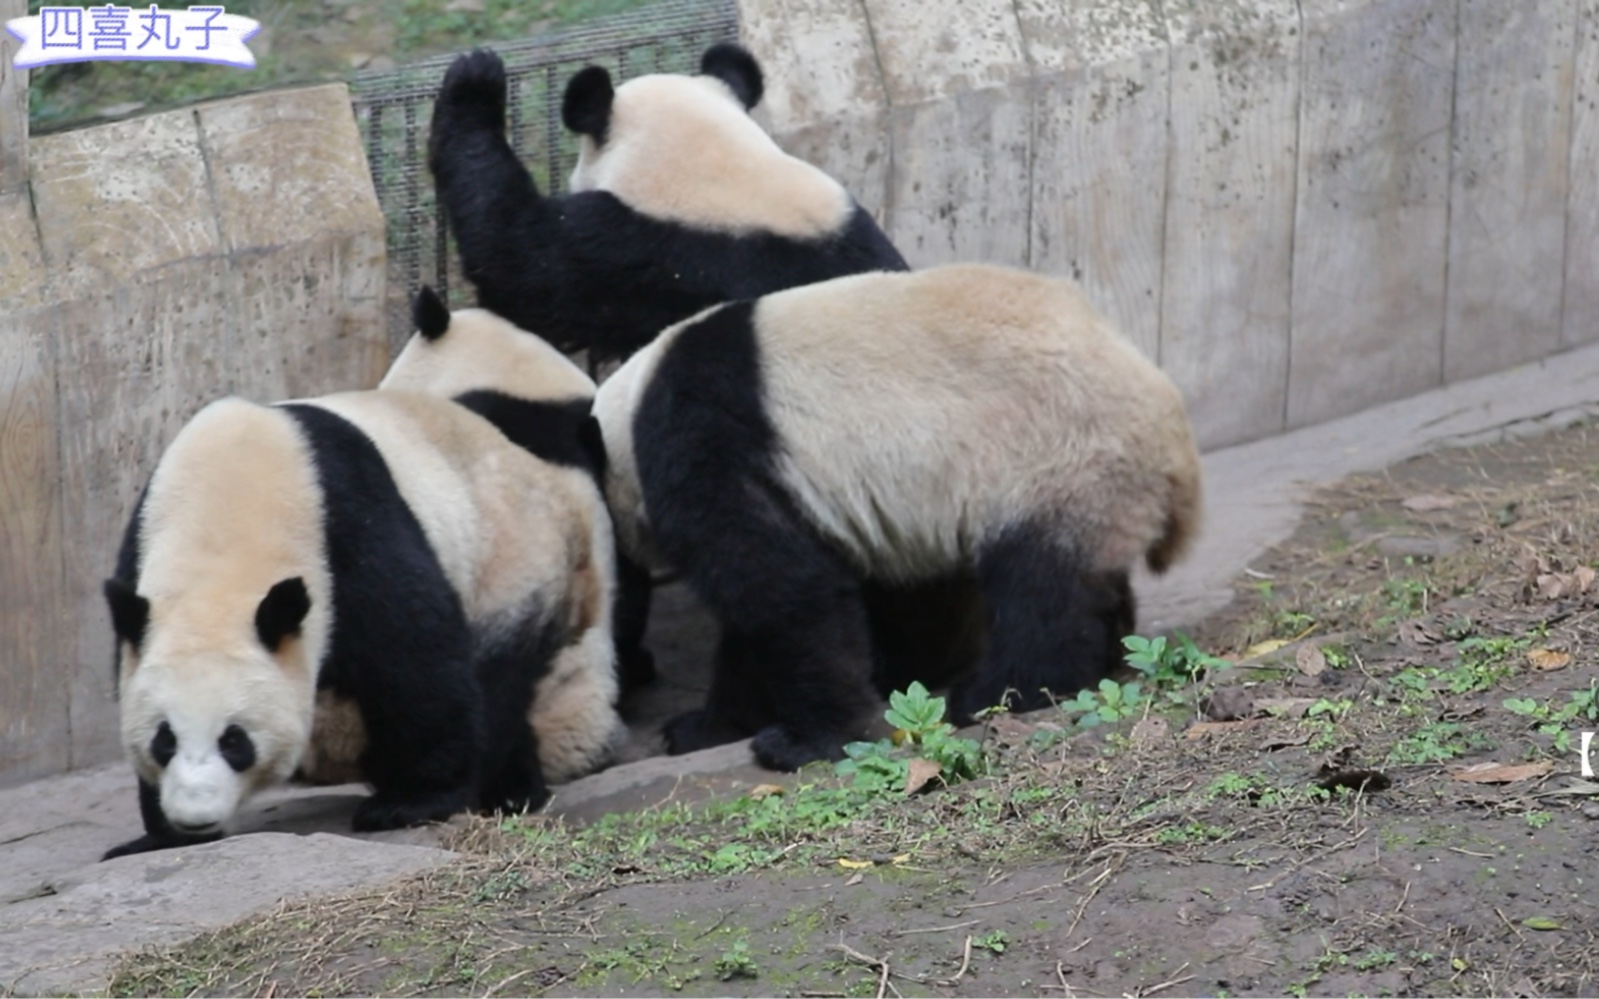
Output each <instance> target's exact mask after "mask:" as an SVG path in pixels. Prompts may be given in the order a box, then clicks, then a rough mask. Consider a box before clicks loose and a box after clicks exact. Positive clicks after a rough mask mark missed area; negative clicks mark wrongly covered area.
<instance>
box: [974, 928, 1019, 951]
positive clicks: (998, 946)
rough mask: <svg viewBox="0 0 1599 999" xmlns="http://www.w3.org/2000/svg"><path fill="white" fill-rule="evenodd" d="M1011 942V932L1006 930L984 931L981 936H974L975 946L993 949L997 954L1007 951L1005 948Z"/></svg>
mask: <svg viewBox="0 0 1599 999" xmlns="http://www.w3.org/2000/svg"><path fill="white" fill-rule="evenodd" d="M1009 944H1010V934H1008V933H1006V932H1005V931H1004V930H995V931H993V932H992V933H984V934H983V935H982V936H980V937H973V938H972V946H973V947H981V948H983V949H984V950H988V951H993V952H994V953H995V954H1003V953H1005V948H1006V947H1007V946H1008V945H1009Z"/></svg>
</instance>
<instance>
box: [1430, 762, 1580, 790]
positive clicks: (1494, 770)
mask: <svg viewBox="0 0 1599 999" xmlns="http://www.w3.org/2000/svg"><path fill="white" fill-rule="evenodd" d="M1554 768H1555V765H1554V764H1553V763H1550V762H1549V761H1548V760H1540V761H1539V762H1537V763H1478V764H1476V765H1475V766H1469V767H1467V768H1466V769H1464V770H1456V771H1455V772H1454V774H1452V776H1453V777H1454V778H1455V780H1464V781H1470V782H1472V783H1474V784H1514V783H1515V782H1516V781H1520V780H1527V779H1529V778H1532V777H1542V776H1543V775H1544V774H1546V773H1548V772H1549V771H1551V770H1553V769H1554Z"/></svg>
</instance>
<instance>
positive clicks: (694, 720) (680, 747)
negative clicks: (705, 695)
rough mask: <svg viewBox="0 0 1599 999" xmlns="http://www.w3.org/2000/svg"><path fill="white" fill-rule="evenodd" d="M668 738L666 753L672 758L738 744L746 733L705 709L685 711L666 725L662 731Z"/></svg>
mask: <svg viewBox="0 0 1599 999" xmlns="http://www.w3.org/2000/svg"><path fill="white" fill-rule="evenodd" d="M662 734H663V735H665V736H666V752H667V753H668V754H669V755H672V756H679V755H681V754H683V753H692V752H694V751H695V750H696V749H709V748H711V747H712V746H722V745H726V744H727V743H729V742H737V741H738V740H740V739H742V738H744V736H745V734H746V733H743V732H740V731H738V730H737V729H736V728H734V727H733V726H731V725H729V724H727V723H726V722H724V721H721V720H720V719H718V718H717V717H716V716H715V715H713V714H711V713H710V712H709V711H707V710H704V709H703V708H702V709H700V710H698V711H685V712H683V713H682V714H680V715H678V716H677V717H676V718H673V719H672V720H671V721H669V722H667V723H666V727H665V728H664V729H662Z"/></svg>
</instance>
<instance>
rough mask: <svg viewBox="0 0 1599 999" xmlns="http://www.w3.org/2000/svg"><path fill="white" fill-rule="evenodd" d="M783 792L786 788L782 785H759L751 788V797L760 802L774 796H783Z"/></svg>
mask: <svg viewBox="0 0 1599 999" xmlns="http://www.w3.org/2000/svg"><path fill="white" fill-rule="evenodd" d="M783 791H784V787H783V785H781V784H757V785H755V786H754V787H752V788H750V797H751V798H754V799H755V800H756V801H760V800H761V799H762V798H770V797H771V796H772V795H774V794H782V793H783Z"/></svg>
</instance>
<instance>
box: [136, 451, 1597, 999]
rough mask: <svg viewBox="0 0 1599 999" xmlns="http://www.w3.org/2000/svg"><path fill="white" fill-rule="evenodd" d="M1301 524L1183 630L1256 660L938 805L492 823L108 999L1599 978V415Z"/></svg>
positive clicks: (1038, 717)
mask: <svg viewBox="0 0 1599 999" xmlns="http://www.w3.org/2000/svg"><path fill="white" fill-rule="evenodd" d="M1310 509H1311V511H1312V512H1311V514H1310V515H1309V516H1308V517H1307V518H1306V520H1305V522H1304V523H1303V525H1302V526H1301V528H1300V529H1299V531H1298V532H1297V533H1296V534H1295V536H1294V537H1293V538H1292V539H1291V540H1289V541H1288V542H1287V543H1285V544H1283V545H1281V546H1279V547H1278V548H1276V549H1274V550H1273V551H1272V552H1271V553H1270V554H1269V555H1268V556H1266V557H1265V558H1263V559H1260V560H1258V561H1257V562H1256V563H1255V564H1254V565H1253V566H1252V567H1251V570H1250V572H1249V573H1248V574H1247V575H1246V576H1245V577H1244V578H1241V579H1240V580H1238V583H1237V597H1236V599H1235V600H1234V602H1233V604H1232V605H1231V606H1229V607H1228V608H1227V609H1226V610H1225V611H1223V612H1222V613H1220V614H1218V615H1215V616H1214V617H1212V618H1211V619H1209V620H1207V621H1205V622H1203V624H1202V625H1201V626H1200V627H1198V628H1197V629H1196V630H1195V636H1196V637H1197V639H1198V641H1199V644H1200V646H1201V647H1203V648H1205V649H1206V650H1207V651H1209V652H1211V653H1215V654H1219V655H1224V656H1225V657H1226V658H1227V659H1228V660H1229V661H1230V662H1231V664H1232V665H1231V666H1230V667H1228V668H1214V667H1213V668H1212V670H1211V671H1210V672H1209V674H1208V675H1207V676H1205V677H1203V678H1202V679H1201V680H1200V681H1199V682H1196V683H1193V684H1188V685H1179V684H1172V683H1170V682H1167V683H1164V684H1158V683H1152V682H1148V681H1147V679H1146V681H1145V682H1144V687H1143V696H1144V698H1145V699H1144V700H1143V701H1142V702H1141V707H1140V708H1139V710H1136V711H1133V712H1131V713H1130V714H1129V716H1128V717H1127V718H1126V719H1125V720H1123V721H1121V722H1120V723H1118V724H1109V725H1100V726H1096V727H1094V728H1091V729H1086V730H1083V729H1082V726H1081V724H1080V721H1079V720H1078V719H1079V717H1080V716H1079V715H1077V714H1074V713H1072V712H1066V711H1057V710H1053V709H1052V710H1050V711H1047V712H1042V713H1037V714H1034V715H1032V716H1027V717H1020V718H1004V719H1000V720H998V721H997V722H995V723H993V724H991V725H989V726H988V727H987V728H986V729H983V730H979V731H975V732H973V733H971V734H973V735H974V736H975V737H978V738H981V739H983V740H984V743H985V745H986V746H987V747H988V750H989V754H990V756H989V758H990V760H991V763H992V769H991V771H990V773H989V774H988V776H986V777H982V778H980V779H978V780H975V781H968V782H965V783H958V784H953V785H952V786H948V787H941V786H939V782H938V781H936V780H935V781H934V782H932V785H931V786H930V789H928V790H925V791H923V792H922V793H919V794H915V795H904V794H899V793H894V794H884V795H878V796H877V797H876V798H874V799H871V800H865V801H863V800H862V799H860V798H859V797H858V796H857V797H853V798H851V797H848V794H847V792H846V791H841V790H838V788H839V785H840V782H839V781H838V780H837V779H834V778H832V777H831V775H830V774H828V773H827V772H826V771H825V770H818V771H816V772H808V773H803V774H800V775H796V776H788V777H784V778H782V779H779V780H776V781H774V786H775V787H777V788H781V790H774V789H773V788H763V789H759V790H756V791H749V792H747V793H745V794H741V795H739V796H738V797H737V800H730V801H727V802H722V803H720V804H715V803H713V805H712V806H709V807H706V808H703V809H701V808H690V807H687V806H685V805H684V803H683V802H682V801H678V800H675V799H674V796H673V795H672V794H670V793H668V794H667V795H665V797H664V798H663V800H661V801H659V802H657V803H655V804H654V805H653V806H651V807H650V808H646V809H644V810H643V811H642V812H639V813H637V814H632V815H625V816H610V817H607V818H605V819H602V820H600V821H599V822H598V823H596V824H595V825H592V826H588V827H585V828H574V827H569V826H562V825H559V824H555V823H550V822H548V821H545V820H541V819H539V818H537V817H535V818H530V819H524V820H518V821H511V822H507V823H503V824H501V825H495V824H493V823H487V822H485V823H481V824H479V825H477V826H475V827H474V828H473V829H472V830H471V831H470V832H469V833H468V834H467V835H465V836H464V837H463V838H462V840H461V841H460V842H458V843H456V844H454V845H455V846H456V847H457V848H458V849H460V850H462V851H463V852H465V853H466V854H467V855H468V859H467V860H465V861H463V862H460V863H458V864H456V865H452V866H451V867H448V868H444V869H441V870H439V871H434V872H430V873H428V874H426V875H423V876H421V877H419V878H417V879H415V880H413V881H410V882H407V883H404V884H402V885H399V886H397V887H393V888H390V889H386V890H385V891H384V892H383V893H381V894H376V893H368V894H364V895H362V894H358V895H351V896H344V897H341V898H337V899H324V900H319V901H317V902H313V903H294V904H291V905H286V906H284V907H283V908H282V909H280V910H279V911H278V912H277V913H275V914H273V915H272V916H270V917H266V918H263V919H258V920H253V921H251V922H249V923H246V924H241V925H240V926H238V927H235V928H232V929H229V930H227V931H224V932H222V933H220V934H215V935H211V936H208V937H206V938H203V939H200V940H197V941H194V942H193V943H191V944H189V945H186V946H185V947H182V948H178V949H176V950H172V951H166V952H162V953H159V954H147V955H143V956H140V957H138V958H136V959H134V960H132V961H130V962H129V963H128V964H127V965H126V966H125V967H124V969H123V971H122V973H121V974H120V975H119V977H118V978H117V979H116V981H115V982H114V983H113V990H114V991H115V992H117V993H118V994H130V995H131V994H173V993H177V994H187V993H194V994H229V995H276V994H307V993H315V994H323V995H334V994H371V993H379V992H381V993H386V994H438V995H459V994H474V995H476V994H496V995H602V994H603V995H662V994H674V993H681V994H683V995H792V996H832V995H837V996H845V995H852V996H853V995H863V996H885V995H906V996H909V995H947V996H987V995H1014V996H1033V995H1037V996H1076V995H1085V996H1100V995H1124V994H1126V995H1161V996H1172V995H1357V994H1358V995H1371V996H1375V995H1454V994H1460V995H1488V994H1494V995H1532V994H1537V995H1580V996H1591V995H1599V782H1596V781H1595V780H1591V779H1584V778H1583V777H1582V775H1581V774H1580V763H1581V760H1580V745H1581V734H1582V732H1584V731H1593V730H1596V729H1599V693H1596V692H1599V583H1596V581H1595V573H1594V569H1595V567H1596V565H1599V427H1595V426H1593V425H1579V426H1576V427H1573V428H1570V429H1567V430H1564V431H1560V432H1557V433H1553V434H1549V435H1547V436H1544V437H1541V438H1536V439H1530V440H1518V441H1514V442H1509V443H1505V444H1498V445H1492V446H1484V447H1478V448H1472V449H1462V450H1452V451H1442V452H1438V453H1435V454H1432V455H1428V456H1424V457H1421V458H1418V459H1415V460H1412V461H1409V462H1405V463H1403V464H1400V465H1398V466H1396V467H1394V468H1391V469H1389V470H1388V471H1386V472H1384V473H1381V474H1378V475H1372V476H1362V477H1358V478H1355V479H1351V480H1347V481H1345V482H1343V483H1340V484H1339V485H1338V486H1336V487H1335V488H1332V489H1329V490H1326V491H1325V492H1323V493H1322V494H1320V495H1319V497H1318V498H1317V500H1316V502H1315V503H1314V504H1313V505H1312V506H1311V508H1310ZM702 637H703V636H702ZM1596 741H1599V740H1596ZM1593 756H1594V760H1593V762H1594V764H1595V765H1596V766H1599V746H1595V747H1594V750H1593ZM762 794H765V795H768V797H765V798H761V800H759V801H757V800H755V799H756V798H758V797H760V796H761V795H762ZM840 795H842V797H840Z"/></svg>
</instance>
